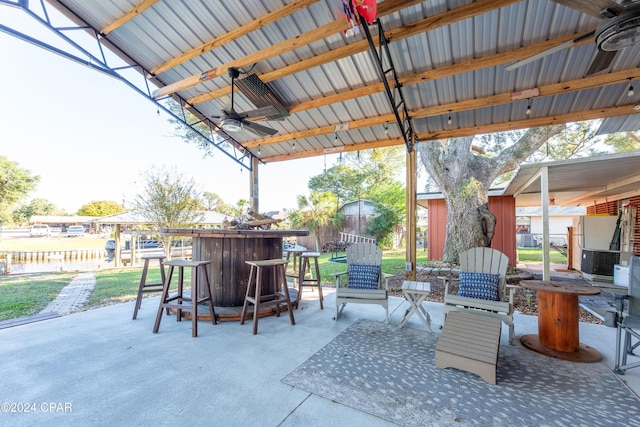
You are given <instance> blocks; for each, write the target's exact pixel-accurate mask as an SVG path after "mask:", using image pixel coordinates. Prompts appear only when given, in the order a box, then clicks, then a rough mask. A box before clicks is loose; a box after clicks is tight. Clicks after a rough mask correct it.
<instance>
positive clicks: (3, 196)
mask: <svg viewBox="0 0 640 427" xmlns="http://www.w3.org/2000/svg"><path fill="white" fill-rule="evenodd" d="M38 182H40V177H39V176H38V175H31V172H30V171H29V170H28V169H23V168H20V167H19V166H18V163H17V162H12V161H10V160H9V159H7V158H6V157H4V156H0V224H2V223H4V222H7V221H10V220H11V209H12V208H13V206H14V205H15V204H16V203H18V202H19V201H20V200H22V199H23V198H24V197H26V196H27V194H28V193H29V192H30V191H31V190H33V189H35V188H36V186H37V184H38Z"/></svg>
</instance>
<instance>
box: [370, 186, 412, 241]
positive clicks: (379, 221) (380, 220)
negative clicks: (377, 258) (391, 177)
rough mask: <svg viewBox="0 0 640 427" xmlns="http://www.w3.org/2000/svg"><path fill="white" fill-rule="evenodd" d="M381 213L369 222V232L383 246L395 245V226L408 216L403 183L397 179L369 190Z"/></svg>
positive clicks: (377, 209)
mask: <svg viewBox="0 0 640 427" xmlns="http://www.w3.org/2000/svg"><path fill="white" fill-rule="evenodd" d="M369 199H371V200H372V201H373V203H374V205H375V207H376V211H377V212H378V213H379V214H378V215H376V216H375V217H373V218H372V219H371V220H370V221H369V222H368V224H367V233H368V234H370V235H372V236H374V237H375V238H376V240H377V241H378V245H379V246H381V247H383V248H391V247H393V246H394V245H393V231H394V228H395V227H396V226H398V225H400V224H402V223H403V222H404V220H405V217H406V212H407V205H406V194H405V189H404V187H403V185H402V184H401V183H399V182H397V181H394V182H391V183H381V184H380V185H378V186H376V187H374V188H372V189H371V191H370V192H369Z"/></svg>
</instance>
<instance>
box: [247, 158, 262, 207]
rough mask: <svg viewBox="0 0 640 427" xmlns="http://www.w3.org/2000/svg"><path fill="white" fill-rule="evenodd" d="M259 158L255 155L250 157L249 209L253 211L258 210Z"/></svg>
mask: <svg viewBox="0 0 640 427" xmlns="http://www.w3.org/2000/svg"><path fill="white" fill-rule="evenodd" d="M259 164H260V160H258V158H257V157H252V158H251V179H250V181H249V192H250V194H251V197H250V199H251V209H253V211H254V212H258V213H259V212H260V209H259V207H260V192H259V185H258V165H259Z"/></svg>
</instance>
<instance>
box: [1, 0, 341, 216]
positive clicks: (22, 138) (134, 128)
mask: <svg viewBox="0 0 640 427" xmlns="http://www.w3.org/2000/svg"><path fill="white" fill-rule="evenodd" d="M0 24H3V25H6V26H8V27H13V26H14V25H19V29H20V31H21V32H23V33H26V34H28V35H31V36H34V37H35V36H36V35H38V34H41V32H42V30H41V28H40V25H39V24H38V23H36V22H32V21H30V20H25V19H24V15H23V14H22V12H21V11H19V10H18V9H15V8H7V7H5V6H2V5H0ZM47 40H52V39H51V38H50V37H49V38H47ZM58 45H59V44H58ZM0 58H1V59H0V61H1V63H2V65H1V66H0V89H1V90H0V156H4V157H7V158H8V159H9V160H10V161H14V162H17V163H18V166H19V167H21V168H25V169H28V170H29V171H30V172H31V174H33V175H39V176H40V183H39V184H38V186H37V188H36V190H34V191H32V192H31V193H29V195H28V197H27V198H26V199H25V200H24V201H23V202H25V203H28V202H29V201H30V200H31V199H33V198H44V199H47V200H48V201H50V202H52V203H53V204H55V205H56V206H57V207H59V208H62V209H65V210H66V211H67V212H68V213H75V212H76V211H77V210H78V209H79V208H80V207H81V206H82V205H84V204H86V203H89V202H91V201H94V200H112V201H115V202H118V203H124V204H125V207H127V205H128V204H129V203H131V202H132V201H133V200H134V198H135V196H136V195H137V194H138V193H139V192H140V188H141V185H142V184H143V183H144V179H143V178H142V173H143V172H144V171H147V170H149V169H150V168H156V167H162V166H164V167H168V168H172V167H175V168H176V169H177V170H178V172H180V173H182V174H183V175H184V176H186V177H189V178H193V179H194V180H195V182H196V185H197V188H198V189H199V190H200V191H208V192H213V193H217V194H218V195H219V196H220V197H221V198H222V199H223V200H224V201H225V202H227V203H229V204H235V203H236V202H237V201H238V200H240V199H246V200H248V199H249V176H250V173H249V171H248V170H247V169H245V168H243V167H241V166H240V165H239V164H237V163H236V162H235V161H233V160H232V159H230V158H228V157H227V156H226V155H225V154H224V153H222V152H220V151H219V150H215V154H214V156H213V157H207V158H204V152H203V151H202V150H200V149H199V148H198V147H196V146H195V145H192V144H189V143H187V142H184V141H183V140H182V139H180V138H178V137H175V136H173V133H174V130H173V125H171V124H170V123H169V122H168V118H169V116H168V115H167V114H166V113H164V112H163V111H162V110H160V113H158V109H157V107H156V105H155V104H153V103H152V102H150V101H148V100H147V99H145V98H144V97H143V96H141V95H139V94H138V93H137V92H135V91H134V90H133V89H131V88H130V87H128V86H127V85H125V84H124V83H122V82H120V81H118V80H115V79H113V78H111V77H108V76H106V75H103V74H102V73H99V72H97V71H94V70H92V69H90V68H88V67H85V66H82V65H80V64H78V63H76V62H72V61H69V60H67V59H65V58H62V57H61V56H58V55H56V54H54V53H51V52H48V51H45V50H43V49H41V48H38V47H36V46H33V45H31V44H29V43H27V42H24V41H22V40H19V39H17V38H14V37H13V36H10V35H8V34H6V33H4V32H0ZM152 88H153V86H152ZM336 159H337V156H335V155H333V156H327V157H326V159H325V157H315V158H309V159H299V160H293V161H287V162H276V163H271V164H266V165H260V166H259V169H258V171H259V175H258V178H259V191H260V193H259V197H260V199H259V203H260V211H261V212H267V211H271V210H280V209H283V208H296V207H297V203H296V199H297V196H298V195H300V194H304V195H306V194H308V188H307V183H308V180H309V178H310V177H312V176H314V175H318V174H320V173H322V172H323V171H324V169H325V164H326V167H327V168H328V167H331V166H332V165H333V164H334V163H335V161H336ZM130 206H131V205H130V204H129V205H128V207H130Z"/></svg>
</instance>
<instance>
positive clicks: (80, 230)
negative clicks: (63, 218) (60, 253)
mask: <svg viewBox="0 0 640 427" xmlns="http://www.w3.org/2000/svg"><path fill="white" fill-rule="evenodd" d="M83 236H84V227H83V226H82V225H70V226H69V227H67V237H83Z"/></svg>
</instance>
